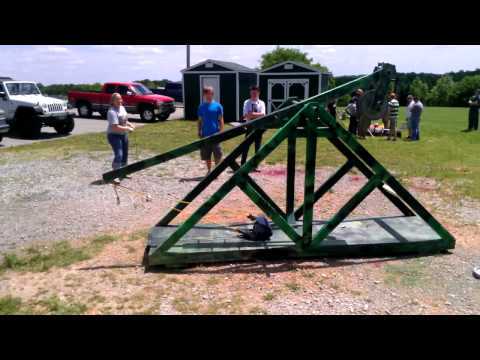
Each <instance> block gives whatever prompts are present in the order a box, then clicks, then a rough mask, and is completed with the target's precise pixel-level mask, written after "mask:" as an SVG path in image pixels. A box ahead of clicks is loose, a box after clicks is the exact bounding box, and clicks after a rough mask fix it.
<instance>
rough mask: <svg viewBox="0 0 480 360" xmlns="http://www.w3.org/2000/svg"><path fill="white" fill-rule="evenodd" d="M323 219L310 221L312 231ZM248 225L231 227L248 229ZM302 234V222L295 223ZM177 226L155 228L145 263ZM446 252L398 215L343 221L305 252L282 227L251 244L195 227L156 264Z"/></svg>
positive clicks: (227, 232)
mask: <svg viewBox="0 0 480 360" xmlns="http://www.w3.org/2000/svg"><path fill="white" fill-rule="evenodd" d="M324 224H325V222H324V221H323V222H322V221H314V222H313V229H314V231H318V230H320V228H321V226H322V225H324ZM248 225H249V224H244V225H237V226H235V228H238V229H247V228H248ZM293 226H294V228H295V230H296V231H297V233H299V234H301V233H302V223H301V222H297V223H296V224H294V225H293ZM177 228H178V227H177V226H172V225H169V226H156V227H154V228H153V229H152V230H151V231H150V234H149V240H148V246H147V252H146V255H147V256H146V260H147V261H148V258H149V257H151V256H152V255H153V254H155V253H156V251H157V249H158V248H159V247H160V246H161V245H162V243H163V242H164V241H165V240H166V239H168V237H169V236H170V235H171V234H172V233H173V232H174V231H175V230H176V229H177ZM443 250H445V245H444V244H443V242H442V239H441V238H440V237H439V236H438V234H437V233H435V231H433V230H432V229H431V228H430V227H429V226H428V224H426V223H425V222H424V221H423V220H422V219H420V218H419V217H417V216H409V217H403V216H396V217H381V218H368V219H355V220H348V221H344V222H342V223H341V224H340V226H338V227H337V228H336V229H335V230H334V231H333V232H332V233H331V234H330V235H329V236H328V237H327V238H326V239H325V240H324V241H322V242H320V243H319V244H318V245H317V246H310V247H309V248H307V249H300V248H298V247H297V246H296V245H295V243H294V242H293V241H292V240H291V239H290V238H289V237H288V236H286V235H285V233H283V232H282V231H281V230H280V229H278V228H276V227H275V226H274V229H273V235H272V238H271V240H270V241H268V242H265V243H263V242H260V243H259V242H251V241H246V240H242V239H240V238H238V237H237V236H236V234H235V233H234V232H233V231H232V230H231V229H228V228H225V227H222V226H219V225H214V224H212V225H198V226H195V227H194V228H192V230H191V231H190V232H189V233H188V234H187V235H185V236H184V237H182V239H181V240H180V241H179V242H177V243H176V244H175V245H174V246H172V247H171V248H170V249H169V250H168V251H167V252H162V253H161V254H160V256H158V257H157V258H156V260H155V264H157V265H165V266H171V265H174V266H187V265H190V264H198V263H215V262H234V261H248V260H278V259H308V258H319V257H327V256H339V257H345V256H351V257H358V256H362V257H367V256H385V255H386V254H388V255H402V254H421V255H423V254H430V253H435V252H440V251H443Z"/></svg>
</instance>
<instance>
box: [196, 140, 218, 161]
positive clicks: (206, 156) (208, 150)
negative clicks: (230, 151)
mask: <svg viewBox="0 0 480 360" xmlns="http://www.w3.org/2000/svg"><path fill="white" fill-rule="evenodd" d="M212 154H213V157H214V159H215V160H220V159H221V158H222V156H223V153H222V148H221V146H220V144H206V145H204V146H202V147H201V148H200V158H201V159H202V160H203V161H208V160H212Z"/></svg>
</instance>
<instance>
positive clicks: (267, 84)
mask: <svg viewBox="0 0 480 360" xmlns="http://www.w3.org/2000/svg"><path fill="white" fill-rule="evenodd" d="M258 75H259V84H258V85H259V86H260V91H261V93H262V95H261V96H260V97H261V98H262V99H263V100H264V101H265V105H266V107H267V109H266V110H267V114H268V113H270V112H272V111H274V110H275V109H276V108H277V107H278V106H279V105H280V104H281V103H282V102H284V101H285V100H287V99H288V98H289V97H294V96H295V97H298V98H299V99H306V98H309V97H312V96H314V95H317V94H319V93H321V92H323V91H325V90H327V89H328V80H329V78H330V77H331V76H332V74H331V73H322V72H321V71H319V70H318V69H317V68H315V67H313V66H309V65H306V64H302V63H299V62H295V61H285V62H282V63H279V64H276V65H274V66H272V67H270V68H268V69H265V70H263V71H262V72H260V73H259V74H258Z"/></svg>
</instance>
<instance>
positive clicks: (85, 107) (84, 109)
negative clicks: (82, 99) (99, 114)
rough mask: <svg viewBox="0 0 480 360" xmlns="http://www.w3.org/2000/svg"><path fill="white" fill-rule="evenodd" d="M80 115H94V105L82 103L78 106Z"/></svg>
mask: <svg viewBox="0 0 480 360" xmlns="http://www.w3.org/2000/svg"><path fill="white" fill-rule="evenodd" d="M77 109H78V115H79V116H80V117H82V118H91V117H92V107H91V106H90V104H88V103H80V104H78V106H77Z"/></svg>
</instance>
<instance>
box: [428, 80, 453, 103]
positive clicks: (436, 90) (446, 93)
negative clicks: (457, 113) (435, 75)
mask: <svg viewBox="0 0 480 360" xmlns="http://www.w3.org/2000/svg"><path fill="white" fill-rule="evenodd" d="M454 97H455V83H454V82H453V79H452V78H451V77H450V76H449V75H445V76H442V77H441V78H440V79H438V80H437V83H436V84H435V86H434V87H433V88H432V90H431V91H430V93H429V94H428V96H427V100H428V103H429V104H430V105H437V106H451V105H452V102H453V100H454Z"/></svg>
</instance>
